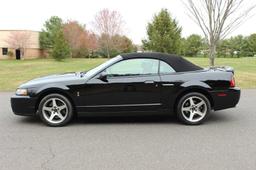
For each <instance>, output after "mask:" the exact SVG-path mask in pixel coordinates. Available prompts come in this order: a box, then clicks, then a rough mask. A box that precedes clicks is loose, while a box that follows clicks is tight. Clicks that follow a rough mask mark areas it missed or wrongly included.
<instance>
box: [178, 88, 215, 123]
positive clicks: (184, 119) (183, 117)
mask: <svg viewBox="0 0 256 170" xmlns="http://www.w3.org/2000/svg"><path fill="white" fill-rule="evenodd" d="M191 97H192V100H193V101H194V100H197V99H198V101H200V99H201V100H202V101H204V102H205V103H204V104H203V106H200V108H198V107H197V106H196V104H195V105H194V107H196V108H194V107H192V108H191V109H192V110H193V109H197V110H196V111H198V110H199V109H203V116H201V115H197V116H199V118H198V121H196V120H195V121H194V120H191V121H190V120H189V118H188V117H189V115H190V114H191V111H192V110H190V111H182V107H183V106H184V105H186V104H187V103H184V102H188V100H189V99H191ZM194 102H195V101H194ZM189 104H190V103H189ZM186 108H190V105H189V107H186ZM176 110H177V117H178V119H179V120H180V121H181V122H183V123H184V124H187V125H199V124H202V123H203V122H204V121H205V120H206V119H207V117H208V115H209V113H210V111H211V104H210V102H209V100H208V98H207V97H206V96H205V95H203V94H201V93H197V92H192V93H188V94H185V95H184V96H183V97H181V99H180V100H179V102H178V105H177V108H176ZM185 113H186V114H188V115H186V114H185ZM200 113H201V111H200ZM193 115H196V114H194V113H193ZM193 117H194V116H192V119H193Z"/></svg>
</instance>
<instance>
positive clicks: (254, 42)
mask: <svg viewBox="0 0 256 170" xmlns="http://www.w3.org/2000/svg"><path fill="white" fill-rule="evenodd" d="M247 43H248V50H249V53H250V56H255V55H256V34H252V35H250V36H249V37H248V38H247Z"/></svg>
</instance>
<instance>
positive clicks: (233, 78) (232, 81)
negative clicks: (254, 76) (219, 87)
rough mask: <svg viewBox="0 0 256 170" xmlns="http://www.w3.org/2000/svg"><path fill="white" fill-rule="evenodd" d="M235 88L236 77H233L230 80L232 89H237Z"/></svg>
mask: <svg viewBox="0 0 256 170" xmlns="http://www.w3.org/2000/svg"><path fill="white" fill-rule="evenodd" d="M235 86H236V82H235V77H234V76H232V79H231V80H230V87H235Z"/></svg>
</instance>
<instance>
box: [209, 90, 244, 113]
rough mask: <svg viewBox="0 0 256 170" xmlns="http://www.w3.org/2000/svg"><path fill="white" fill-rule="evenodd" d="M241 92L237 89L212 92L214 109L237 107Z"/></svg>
mask: <svg viewBox="0 0 256 170" xmlns="http://www.w3.org/2000/svg"><path fill="white" fill-rule="evenodd" d="M240 94H241V90H240V89H239V88H237V87H235V88H230V89H228V90H218V91H212V92H211V96H212V99H213V109H214V110H222V109H228V108H232V107H235V106H236V105H237V104H238V102H239V100H240Z"/></svg>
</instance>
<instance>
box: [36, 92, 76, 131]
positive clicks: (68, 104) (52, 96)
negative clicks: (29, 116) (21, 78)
mask: <svg viewBox="0 0 256 170" xmlns="http://www.w3.org/2000/svg"><path fill="white" fill-rule="evenodd" d="M49 100H55V101H56V100H57V101H58V102H63V104H65V106H66V108H65V110H64V111H65V116H64V118H63V120H60V122H55V123H53V122H51V121H48V120H47V118H46V116H45V115H46V114H45V113H44V111H43V107H44V106H45V105H46V104H47V103H46V102H49ZM38 113H39V117H40V119H41V120H42V121H43V123H45V124H46V125H48V126H51V127H61V126H65V125H67V124H68V123H69V122H70V121H71V120H72V118H73V115H74V113H73V107H72V104H71V102H70V101H69V100H68V99H67V98H66V97H65V96H63V95H60V94H49V95H47V96H45V97H44V98H43V99H42V100H41V101H40V104H39V107H38ZM49 114H51V113H50V112H49ZM55 117H56V116H55ZM57 117H58V116H57Z"/></svg>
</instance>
